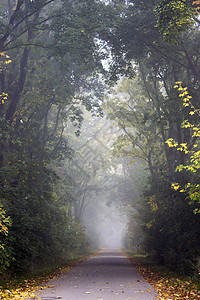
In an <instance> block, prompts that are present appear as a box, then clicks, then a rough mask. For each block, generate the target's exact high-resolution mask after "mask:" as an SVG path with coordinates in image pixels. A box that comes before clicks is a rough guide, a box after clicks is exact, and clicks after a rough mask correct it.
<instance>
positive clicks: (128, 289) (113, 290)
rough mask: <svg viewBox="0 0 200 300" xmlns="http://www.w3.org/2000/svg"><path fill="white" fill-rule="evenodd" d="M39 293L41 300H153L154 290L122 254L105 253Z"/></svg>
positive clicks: (54, 281)
mask: <svg viewBox="0 0 200 300" xmlns="http://www.w3.org/2000/svg"><path fill="white" fill-rule="evenodd" d="M48 285H54V287H52V288H47V289H44V290H43V291H41V292H38V293H37V296H38V298H36V299H42V300H55V299H63V300H85V299H87V300H113V299H116V300H117V299H118V300H129V299H130V300H136V299H138V300H152V299H157V298H156V292H155V290H154V289H153V288H152V287H151V286H150V284H149V283H148V282H147V281H145V280H144V278H143V277H142V276H141V275H140V273H139V272H138V271H137V270H136V269H135V268H134V266H133V265H131V263H130V262H129V261H128V259H127V258H126V257H125V256H123V255H122V254H121V253H120V252H119V250H116V249H109V250H103V251H102V252H101V253H98V254H97V255H96V256H93V257H91V258H89V259H88V260H86V261H84V262H82V263H81V264H80V265H78V266H76V267H73V268H72V269H71V270H70V271H68V272H66V273H64V274H63V275H62V276H61V277H60V279H59V280H51V281H49V282H48Z"/></svg>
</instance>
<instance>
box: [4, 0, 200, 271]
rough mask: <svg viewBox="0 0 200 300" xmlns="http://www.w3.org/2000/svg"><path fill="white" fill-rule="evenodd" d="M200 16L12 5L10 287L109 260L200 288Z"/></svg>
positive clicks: (160, 10) (8, 58)
mask: <svg viewBox="0 0 200 300" xmlns="http://www.w3.org/2000/svg"><path fill="white" fill-rule="evenodd" d="M199 13H200V1H192V0H178V1H173V0H146V1H143V0H133V1H129V0H107V1H106V0H104V1H103V0H0V274H5V273H9V274H12V275H15V274H22V273H26V272H27V271H28V272H32V271H34V270H37V269H42V268H45V267H47V266H58V265H61V264H64V263H65V261H66V260H67V259H68V258H70V257H73V256H76V255H79V254H87V253H89V252H90V251H93V250H95V249H99V248H102V247H121V248H124V249H128V250H132V251H134V252H135V253H138V254H143V255H148V256H149V257H151V258H152V259H153V260H155V261H156V262H157V263H158V264H159V265H163V266H168V267H169V268H170V269H171V270H174V271H176V272H179V273H181V274H189V275H191V276H197V275H198V274H199V272H200V239H199V237H200V182H199V181H200V172H199V171H200V138H199V137H200V98H199V92H200V33H199V32H200V31H199V28H200V18H199Z"/></svg>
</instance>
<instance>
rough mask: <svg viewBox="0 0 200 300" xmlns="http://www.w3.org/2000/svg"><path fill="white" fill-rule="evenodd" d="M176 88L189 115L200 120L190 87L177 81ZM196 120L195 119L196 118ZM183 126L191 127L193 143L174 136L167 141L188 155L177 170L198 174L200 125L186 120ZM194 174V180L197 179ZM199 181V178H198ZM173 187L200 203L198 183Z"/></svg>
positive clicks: (174, 184) (199, 164)
mask: <svg viewBox="0 0 200 300" xmlns="http://www.w3.org/2000/svg"><path fill="white" fill-rule="evenodd" d="M175 88H177V89H178V91H179V97H180V99H181V100H182V102H183V107H184V108H189V113H188V116H195V117H197V122H198V120H199V117H200V114H199V109H196V108H195V107H194V105H193V104H192V102H191V101H192V100H191V99H192V97H191V96H190V95H189V93H188V91H187V90H188V88H187V87H186V88H183V87H182V83H181V82H176V85H175ZM194 121H195V120H194ZM182 128H186V129H187V130H188V129H190V131H191V133H192V134H191V136H192V141H191V143H190V144H189V143H180V144H179V143H177V142H175V141H174V140H173V139H172V138H170V139H168V140H167V141H166V143H167V144H168V146H169V147H174V148H176V149H177V151H181V152H184V153H185V154H186V155H187V162H186V164H184V165H183V164H181V165H179V166H177V168H176V171H178V172H182V171H184V170H185V171H187V172H191V173H193V174H194V175H196V173H197V174H198V170H199V168H200V151H199V136H200V127H199V125H198V124H197V125H195V124H191V122H190V121H188V120H184V122H183V123H182ZM195 177H197V176H193V180H194V181H196V180H195ZM197 181H198V178H197ZM172 187H173V188H174V189H175V190H179V191H180V192H181V193H184V192H188V194H189V198H190V204H194V203H196V202H199V203H200V187H199V184H198V183H192V184H191V182H187V183H186V184H185V186H184V187H182V188H181V185H179V184H178V183H173V184H172ZM198 212H199V213H200V210H199V209H198V208H195V209H194V213H198Z"/></svg>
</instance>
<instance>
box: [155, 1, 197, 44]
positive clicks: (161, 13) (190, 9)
mask: <svg viewBox="0 0 200 300" xmlns="http://www.w3.org/2000/svg"><path fill="white" fill-rule="evenodd" d="M194 2H195V1H194ZM155 10H156V13H157V17H158V20H157V25H156V26H157V27H159V30H160V31H161V33H162V34H163V36H164V37H165V38H166V39H167V41H170V42H171V41H174V40H175V38H177V37H179V35H180V34H181V33H183V32H184V31H185V30H186V29H187V28H188V27H190V26H191V25H192V24H193V23H194V20H193V17H194V15H195V13H197V11H196V9H195V7H194V6H193V5H192V1H190V0H180V1H168V0H161V1H160V2H159V3H158V5H157V6H156V9H155Z"/></svg>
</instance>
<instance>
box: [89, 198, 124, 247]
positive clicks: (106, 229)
mask: <svg viewBox="0 0 200 300" xmlns="http://www.w3.org/2000/svg"><path fill="white" fill-rule="evenodd" d="M104 197H105V193H104ZM83 224H84V227H85V229H86V233H87V235H88V237H89V239H90V242H91V244H94V245H95V246H96V248H121V247H123V239H124V235H125V233H126V228H127V216H126V214H125V213H123V212H121V211H120V208H119V207H117V206H116V203H112V204H110V205H108V203H107V199H106V198H103V199H102V197H101V195H99V196H98V197H96V199H93V202H92V203H91V204H90V205H89V206H88V207H87V208H86V210H85V212H84V214H83Z"/></svg>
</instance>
